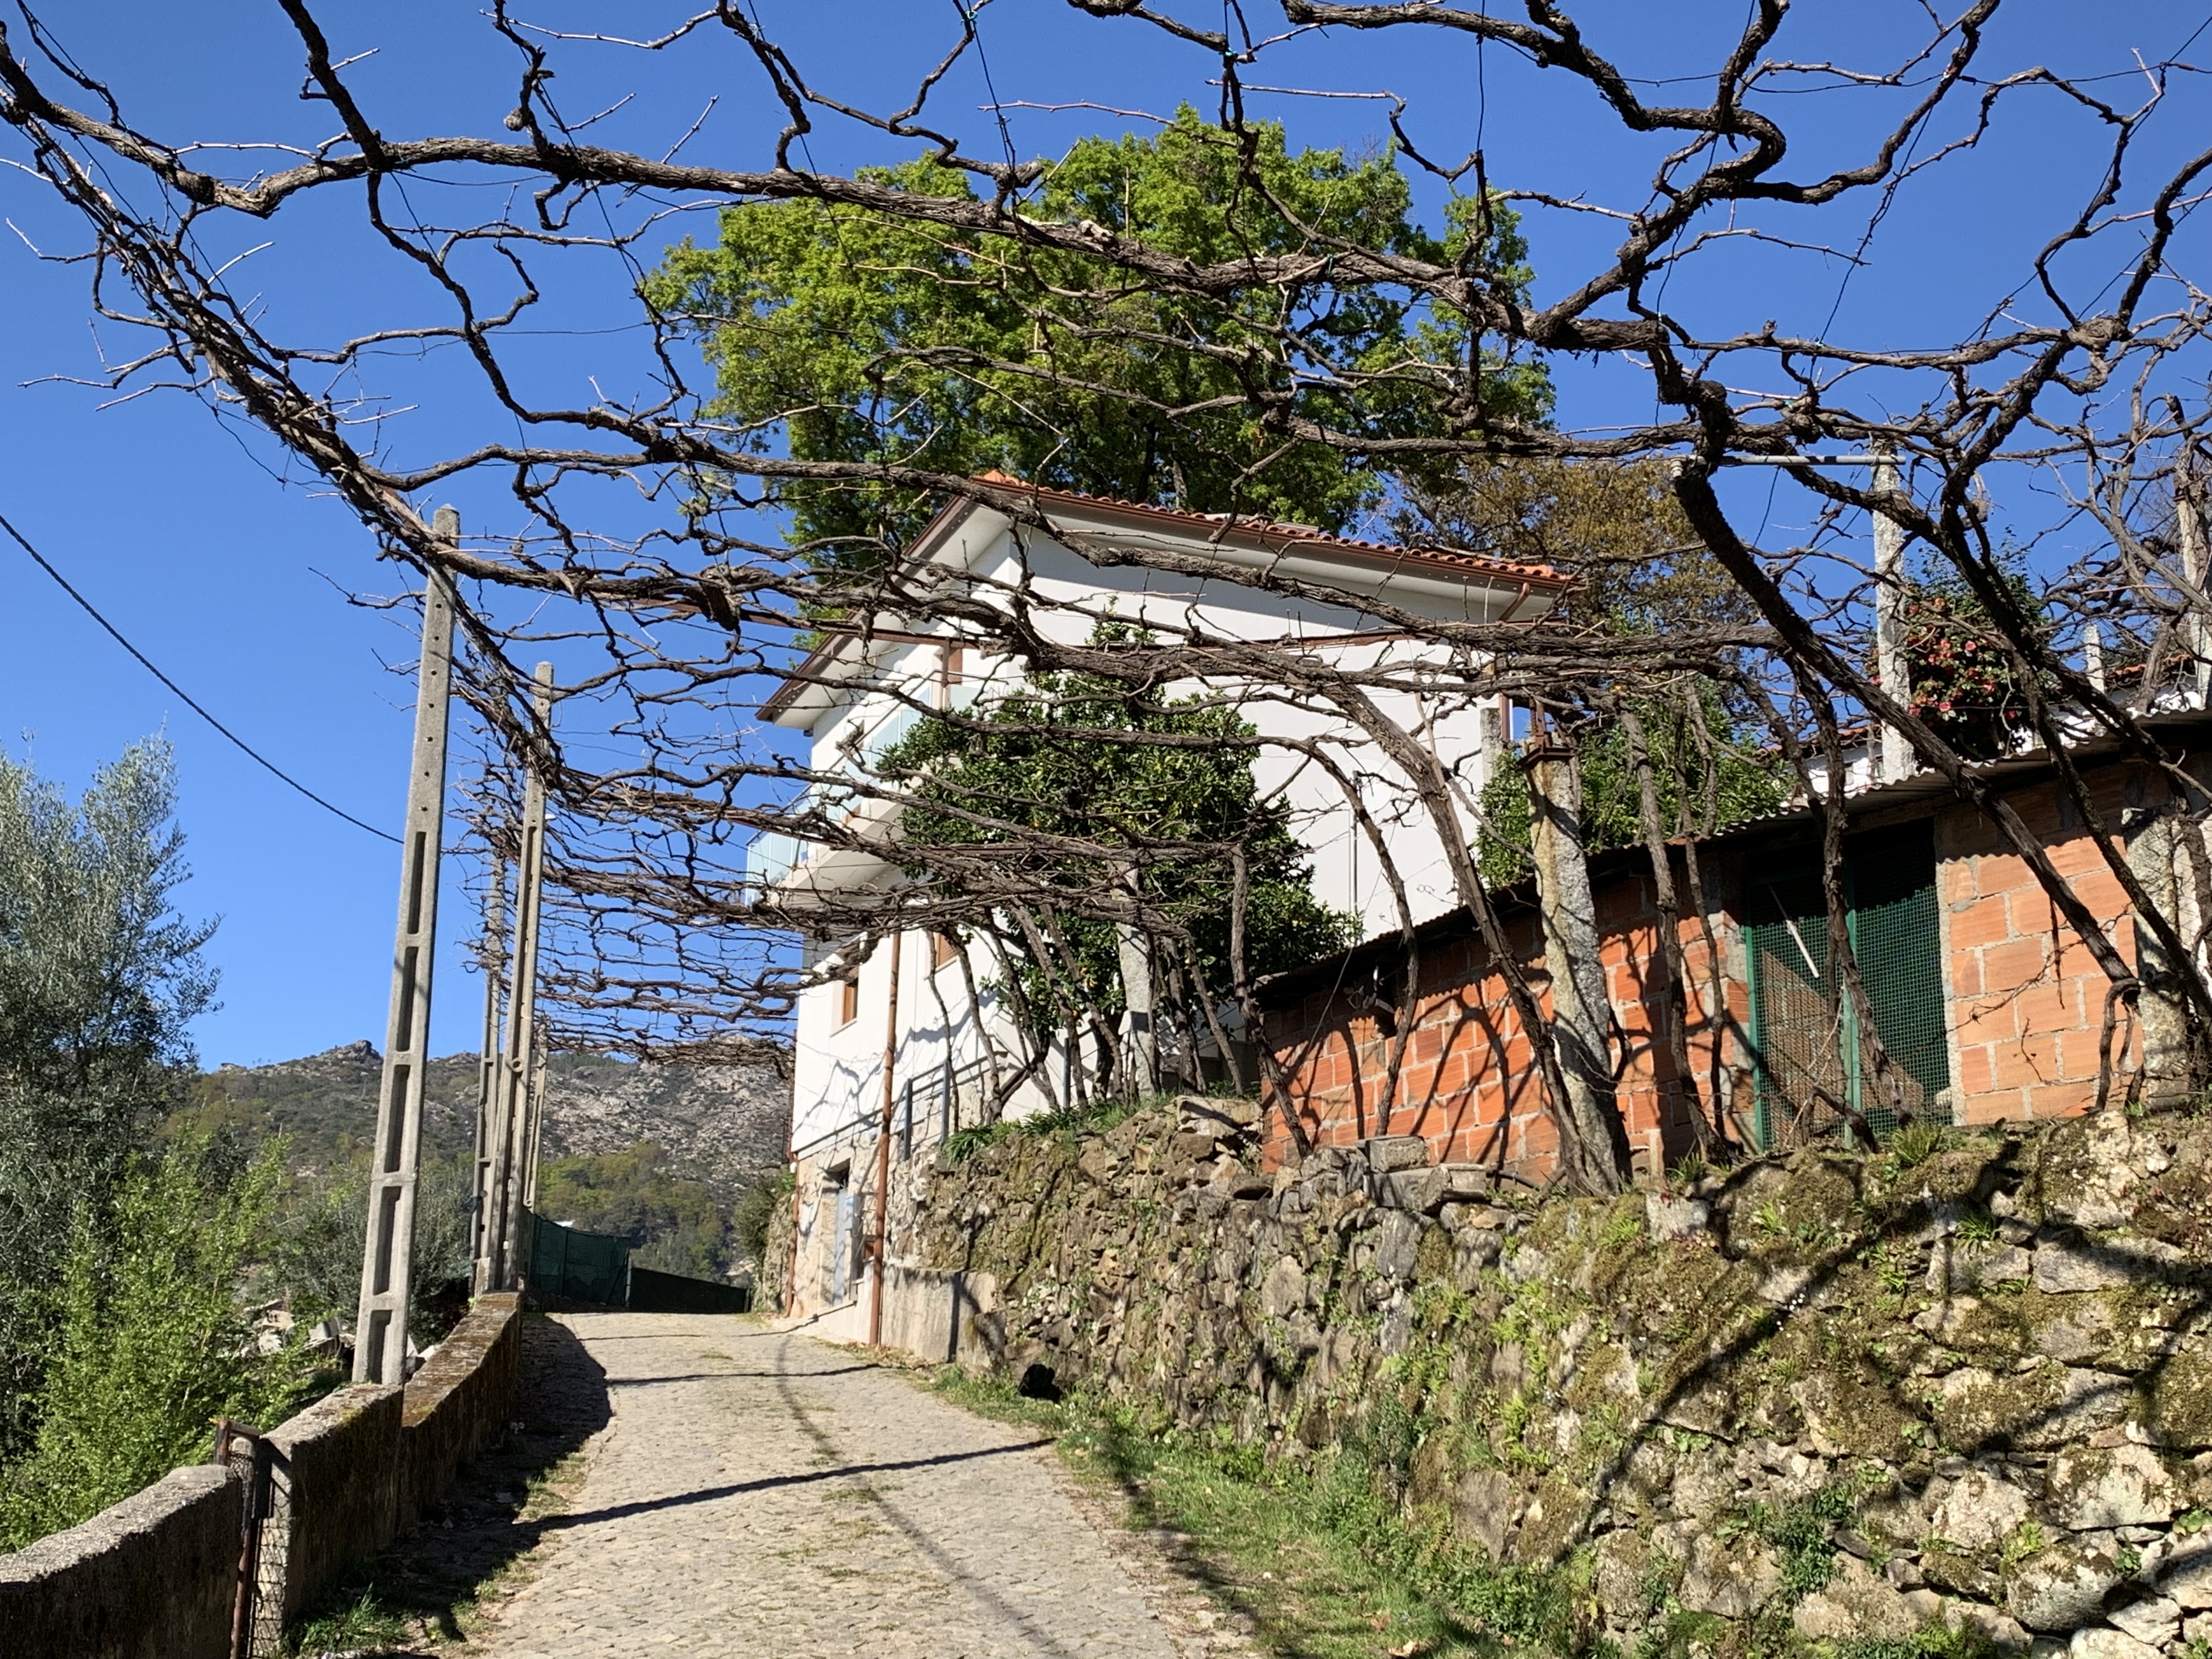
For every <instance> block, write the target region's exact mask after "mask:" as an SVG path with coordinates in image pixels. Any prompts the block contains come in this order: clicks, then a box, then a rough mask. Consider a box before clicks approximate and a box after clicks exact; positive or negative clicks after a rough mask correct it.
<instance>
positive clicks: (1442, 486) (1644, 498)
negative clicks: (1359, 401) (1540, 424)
mask: <svg viewBox="0 0 2212 1659" xmlns="http://www.w3.org/2000/svg"><path fill="white" fill-rule="evenodd" d="M1391 526H1392V529H1393V531H1394V532H1395V534H1396V536H1397V537H1398V538H1399V539H1400V540H1401V541H1403V542H1405V543H1407V544H1409V545H1425V546H1432V547H1437V546H1440V547H1456V548H1464V549H1466V550H1468V551H1469V552H1474V553H1480V554H1484V555H1486V556H1489V557H1491V558H1495V559H1507V560H1511V561H1514V562H1519V563H1524V564H1547V565H1550V566H1551V567H1552V568H1553V569H1555V570H1557V571H1559V573H1560V574H1563V575H1565V576H1569V577H1571V578H1572V579H1573V582H1574V585H1573V586H1572V587H1571V588H1570V589H1569V590H1568V591H1567V592H1565V593H1564V594H1562V595H1561V596H1560V597H1559V600H1558V601H1557V602H1556V603H1555V604H1554V605H1553V609H1552V610H1551V611H1549V612H1547V620H1549V621H1550V622H1551V623H1553V624H1554V625H1557V624H1562V623H1564V624H1566V625H1569V626H1573V627H1581V628H1588V629H1596V630H1599V631H1601V632H1604V633H1608V634H1656V633H1662V632H1666V631H1669V630H1674V629H1689V628H1697V627H1710V626H1717V625H1725V624H1729V623H1749V622H1753V621H1754V620H1756V618H1757V615H1758V611H1757V607H1756V606H1754V605H1753V604H1752V602H1751V600H1750V599H1748V598H1747V597H1746V596H1745V594H1744V592H1743V590H1742V589H1741V588H1739V587H1738V586H1736V585H1735V581H1734V580H1733V579H1732V578H1730V577H1729V574H1728V573H1727V572H1726V571H1724V570H1723V569H1722V568H1721V566H1720V562H1719V561H1718V560H1717V559H1715V558H1714V557H1713V556H1712V553H1711V550H1709V549H1708V548H1707V547H1706V546H1705V544H1704V543H1703V542H1701V541H1699V539H1698V537H1697V533H1696V532H1694V531H1692V529H1691V528H1690V523H1689V520H1687V519H1686V517H1684V516H1683V513H1682V509H1681V506H1680V503H1679V502H1678V501H1675V499H1674V489H1673V484H1672V472H1671V470H1670V468H1669V467H1668V465H1665V464H1664V463H1661V462H1655V461H1635V462H1611V461H1550V460H1535V459H1523V460H1514V461H1494V462H1486V463H1483V464H1482V465H1477V466H1471V467H1468V468H1466V469H1463V470H1462V471H1460V472H1458V473H1457V474H1455V476H1454V477H1451V478H1450V479H1449V480H1448V481H1446V482H1444V483H1438V484H1430V483H1422V482H1420V481H1415V483H1414V485H1413V488H1412V489H1409V490H1408V491H1407V494H1406V495H1405V497H1404V499H1403V500H1402V501H1400V502H1399V504H1398V506H1397V507H1396V508H1395V511H1394V512H1393V513H1392V514H1391Z"/></svg>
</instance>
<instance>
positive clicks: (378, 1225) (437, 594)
mask: <svg viewBox="0 0 2212 1659" xmlns="http://www.w3.org/2000/svg"><path fill="white" fill-rule="evenodd" d="M435 532H436V534H437V536H438V538H439V539H440V540H441V541H444V542H447V543H452V542H454V541H457V540H458V539H459V537H460V533H461V526H460V515H459V513H455V512H454V511H453V508H452V507H441V508H439V509H438V514H437V519H436V522H435ZM452 699H453V590H452V589H451V588H450V587H448V586H447V582H446V578H445V575H444V574H443V573H442V572H440V571H438V570H435V569H434V570H432V571H431V572H430V573H429V579H428V582H427V583H426V584H425V586H424V590H423V596H422V662H421V665H420V666H419V667H418V668H417V669H416V676H415V752H414V762H413V766H412V769H411V770H410V773H409V776H408V781H407V827H406V833H405V836H404V838H403V840H402V842H401V847H400V854H399V925H398V934H397V937H396V939H394V941H393V945H392V1000H391V1006H390V1012H389V1015H388V1018H386V1024H385V1037H384V1075H383V1079H382V1081H381V1083H380V1085H379V1087H378V1090H377V1097H376V1139H374V1141H373V1142H371V1143H370V1159H369V1176H368V1229H367V1236H366V1237H365V1238H364V1240H363V1242H362V1268H361V1301H360V1304H359V1308H358V1312H357V1314H356V1319H355V1323H354V1354H353V1376H354V1381H355V1382H356V1383H386V1384H390V1383H402V1382H404V1381H405V1380H406V1375H405V1373H406V1360H407V1304H408V1286H409V1283H410V1279H411V1277H412V1273H413V1269H414V1256H415V1187H416V1182H415V1176H416V1168H417V1165H418V1164H419V1163H420V1160H421V1156H422V1081H423V1078H422V1068H423V1066H424V1064H425V1063H426V1062H427V1061H428V1059H429V1048H430V986H431V979H432V966H433V957H434V954H435V947H436V945H437V940H438V866H439V851H440V848H441V845H442V842H443V837H444V835H445V827H446V733H447V715H448V714H449V712H450V710H451V707H452Z"/></svg>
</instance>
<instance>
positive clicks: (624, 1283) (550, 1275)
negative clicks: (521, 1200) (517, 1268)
mask: <svg viewBox="0 0 2212 1659" xmlns="http://www.w3.org/2000/svg"><path fill="white" fill-rule="evenodd" d="M531 1222H532V1225H533V1226H534V1227H535V1228H536V1230H537V1231H536V1233H535V1234H534V1236H533V1237H532V1242H531V1252H530V1286H531V1289H532V1291H535V1292H536V1293H537V1294H538V1295H540V1296H543V1297H557V1298H558V1299H560V1300H561V1301H563V1302H597V1303H600V1304H605V1305H608V1306H614V1307H619V1306H621V1305H623V1303H624V1302H625V1301H627V1300H628V1298H629V1240H628V1239H627V1238H617V1237H611V1236H609V1235H608V1234H605V1233H586V1232H580V1231H577V1230H576V1229H575V1228H574V1227H563V1226H562V1225H560V1223H558V1222H556V1221H548V1220H547V1219H546V1218H544V1216H532V1218H531Z"/></svg>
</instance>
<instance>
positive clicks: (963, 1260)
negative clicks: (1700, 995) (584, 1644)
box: [890, 1101, 2212, 1659]
mask: <svg viewBox="0 0 2212 1659" xmlns="http://www.w3.org/2000/svg"><path fill="white" fill-rule="evenodd" d="M1256 1116H1257V1114H1256V1112H1255V1110H1254V1109H1251V1108H1249V1107H1245V1106H1241V1105H1237V1104H1235V1103H1218V1102H1215V1103H1199V1102H1195V1101H1189V1102H1185V1103H1182V1107H1181V1109H1179V1111H1178V1112H1176V1113H1173V1114H1170V1113H1167V1112H1152V1113H1146V1114H1144V1115H1139V1116H1138V1117H1136V1118H1133V1119H1132V1120H1130V1121H1127V1122H1126V1123H1124V1124H1122V1125H1121V1126H1120V1127H1117V1128H1115V1129H1114V1130H1113V1131H1111V1132H1110V1133H1105V1134H1103V1135H1087V1136H1081V1137H1077V1136H1071V1135H1044V1134H1038V1133H1011V1134H1007V1135H1006V1136H1004V1137H1003V1138H1002V1139H1000V1140H998V1141H997V1142H996V1143H995V1144H994V1145H992V1146H988V1147H987V1148H986V1149H985V1150H983V1151H982V1152H979V1153H977V1154H976V1155H975V1157H973V1158H971V1159H970V1160H969V1161H968V1162H967V1163H965V1164H962V1165H960V1166H959V1167H957V1168H947V1167H944V1166H943V1165H942V1164H939V1165H937V1166H933V1167H923V1168H920V1169H918V1170H916V1171H915V1173H914V1174H913V1175H912V1176H910V1177H909V1178H908V1180H906V1181H905V1182H902V1183H901V1186H900V1188H899V1189H898V1191H896V1193H895V1195H894V1199H895V1206H896V1210H897V1211H899V1212H903V1214H896V1213H895V1231H894V1237H895V1238H899V1239H902V1240H903V1241H905V1243H906V1248H905V1249H903V1250H902V1252H901V1256H902V1260H901V1261H894V1263H893V1266H894V1267H895V1269H896V1275H895V1277H894V1278H893V1279H892V1280H891V1281H890V1282H891V1284H892V1285H893V1286H894V1287H901V1286H903V1287H904V1288H905V1291H906V1296H905V1300H906V1302H907V1304H908V1305H905V1306H901V1307H896V1308H895V1309H894V1313H895V1315H896V1321H897V1323H896V1326H895V1328H903V1327H904V1326H905V1325H907V1324H908V1323H915V1322H919V1323H920V1324H923V1325H927V1323H928V1322H927V1320H926V1319H921V1320H918V1321H917V1318H916V1316H915V1309H916V1308H917V1307H919V1306H921V1301H922V1299H924V1297H925V1295H926V1287H927V1286H929V1285H934V1286H938V1287H940V1288H941V1287H943V1286H946V1285H957V1286H959V1287H961V1289H962V1293H963V1295H964V1296H966V1297H968V1298H969V1301H968V1304H967V1306H968V1307H969V1309H970V1311H968V1312H966V1313H965V1314H964V1315H962V1316H959V1317H958V1319H957V1325H958V1328H957V1330H956V1331H954V1332H953V1333H952V1334H951V1337H950V1340H949V1341H947V1343H946V1346H945V1348H940V1349H939V1350H938V1351H937V1352H933V1353H932V1354H931V1356H930V1357H932V1358H945V1355H946V1352H947V1351H948V1350H949V1351H951V1352H957V1353H958V1354H959V1355H960V1356H961V1357H962V1358H964V1359H967V1360H969V1361H970V1362H971V1363H979V1364H981V1363H988V1364H996V1365H1000V1366H1004V1367H1006V1368H1009V1369H1011V1370H1014V1371H1015V1372H1016V1373H1017V1374H1018V1373H1019V1372H1020V1371H1021V1370H1024V1369H1026V1368H1027V1367H1028V1366H1030V1365H1032V1364H1042V1365H1046V1366H1048V1367H1049V1368H1050V1369H1051V1370H1052V1371H1053V1372H1054V1376H1055V1377H1056V1379H1057V1380H1058V1381H1059V1382H1060V1383H1063V1384H1071V1383H1080V1384H1084V1385H1086V1386H1088V1387H1090V1388H1091V1389H1095V1390H1097V1391H1098V1392H1100V1393H1103V1395H1108V1396H1109V1397H1112V1398H1115V1399H1116V1400H1120V1401H1125V1402H1127V1403H1129V1404H1131V1405H1133V1406H1134V1407H1137V1409H1138V1410H1139V1412H1140V1413H1145V1414H1146V1415H1148V1416H1150V1417H1151V1418H1152V1419H1155V1420H1156V1421H1158V1423H1159V1424H1160V1425H1163V1426H1164V1425H1167V1424H1170V1423H1171V1424H1173V1425H1177V1426H1179V1427H1180V1428H1182V1429H1183V1430H1186V1431H1194V1432H1201V1433H1206V1434H1210V1435H1214V1436H1217V1437H1225V1438H1230V1439H1234V1440H1236V1441H1238V1442H1242V1443H1248V1444H1253V1445H1257V1446H1261V1447H1264V1448H1266V1449H1267V1453H1268V1455H1270V1456H1271V1457H1273V1458H1277V1459H1289V1460H1313V1459H1318V1458H1323V1457H1328V1456H1331V1455H1338V1454H1339V1453H1340V1452H1341V1451H1342V1450H1343V1449H1346V1448H1352V1449H1356V1450H1357V1451H1358V1454H1359V1455H1363V1456H1364V1457H1365V1458H1366V1459H1368V1460H1369V1462H1370V1467H1371V1468H1372V1472H1373V1473H1372V1478H1373V1480H1374V1481H1375V1483H1376V1488H1377V1490H1378V1492H1379V1493H1380V1494H1381V1495H1383V1497H1385V1498H1388V1499H1389V1500H1391V1501H1393V1502H1395V1504H1397V1505H1398V1506H1399V1507H1400V1509H1401V1511H1402V1513H1403V1514H1404V1515H1405V1516H1406V1517H1407V1520H1408V1522H1410V1523H1412V1524H1413V1526H1414V1527H1415V1528H1417V1529H1419V1528H1431V1529H1432V1531H1433V1533H1434V1534H1435V1535H1437V1536H1442V1537H1447V1538H1449V1539H1451V1540H1453V1541H1455V1547H1457V1548H1461V1549H1463V1550H1465V1551H1468V1552H1472V1553H1479V1554H1480V1555H1482V1556H1486V1557H1488V1558H1490V1559H1492V1561H1494V1562H1496V1563H1498V1564H1500V1565H1502V1566H1504V1567H1507V1568H1512V1569H1521V1570H1528V1571H1538V1572H1553V1573H1556V1574H1559V1575H1561V1576H1562V1580H1563V1581H1564V1582H1565V1583H1567V1584H1568V1585H1569V1586H1570V1588H1571V1593H1572V1594H1573V1595H1574V1596H1575V1597H1576V1598H1577V1607H1579V1609H1580V1613H1579V1614H1578V1617H1579V1619H1580V1620H1581V1626H1582V1636H1581V1638H1579V1639H1581V1640H1584V1641H1587V1642H1589V1643H1593V1644H1594V1643H1595V1642H1596V1641H1598V1640H1601V1639H1606V1640H1610V1641H1612V1642H1613V1643H1614V1644H1616V1645H1617V1646H1618V1648H1619V1650H1620V1651H1623V1652H1627V1651H1632V1650H1641V1651H1643V1652H1645V1653H1652V1654H1656V1653H1664V1652H1677V1653H1682V1654H1686V1655H1689V1654H1696V1653H1699V1652H1700V1651H1702V1652H1707V1653H1712V1654H1716V1655H1725V1654H1728V1653H1731V1652H1753V1651H1760V1652H1780V1651H1785V1650H1790V1649H1793V1648H1800V1647H1804V1646H1808V1645H1817V1644H1846V1645H1847V1646H1854V1645H1855V1646H1857V1650H1858V1651H1861V1652H1863V1653H1874V1652H1876V1651H1878V1650H1876V1649H1871V1648H1867V1647H1865V1646H1864V1645H1863V1644H1869V1643H1876V1644H1880V1643H1895V1644H1905V1643H1907V1642H1909V1641H1911V1640H1914V1639H1916V1638H1917V1639H1921V1640H1923V1641H1924V1640H1925V1638H1928V1637H1929V1636H1931V1635H1933V1634H1935V1633H1936V1632H1948V1635H1949V1638H1950V1639H1951V1641H1952V1642H1953V1643H1954V1644H1964V1646H1966V1648H1969V1649H1972V1648H1975V1647H1986V1646H1995V1647H1997V1648H2003V1649H2013V1650H2027V1649H2030V1648H2033V1649H2036V1650H2040V1651H2041V1652H2043V1653H2045V1654H2051V1655H2055V1654H2056V1653H2057V1651H2058V1650H2060V1649H2061V1648H2065V1649H2069V1650H2071V1652H2072V1654H2073V1655H2074V1656H2077V1659H2152V1656H2153V1655H2154V1654H2159V1653H2164V1654H2169V1655H2176V1656H2179V1655H2183V1654H2185V1653H2190V1652H2191V1651H2192V1650H2193V1651H2194V1652H2195V1653H2196V1654H2197V1655H2200V1656H2201V1655H2202V1654H2203V1652H2205V1651H2206V1650H2212V1310H2208V1307H2207V1297H2208V1291H2212V1237H2209V1236H2208V1232H2207V1222H2208V1220H2212V1123H2199V1122H2197V1121H2189V1120H2163V1119H2161V1120H2154V1121H2130V1120H2128V1119H2126V1118H2124V1117H2120V1116H2118V1115H2106V1116H2101V1117H2097V1118H2093V1119H2076V1120H2073V1121H2067V1122H2063V1123H2059V1124H2055V1125H2046V1126H2038V1127H2034V1128H2033V1129H2031V1130H2028V1131H2019V1130H2008V1129H2006V1128H2004V1127H2002V1126H1997V1127H1994V1128H1992V1129H1990V1130H1989V1131H1986V1132H1983V1131H1975V1132H1972V1133H1960V1134H1959V1135H1957V1136H1955V1137H1954V1139H1951V1140H1950V1141H1948V1142H1946V1143H1943V1144H1941V1145H1938V1146H1927V1145H1923V1146H1917V1147H1911V1148H1908V1149H1907V1150H1906V1151H1905V1153H1903V1154H1902V1155H1899V1154H1898V1153H1896V1152H1891V1153H1886V1154H1876V1155H1855V1154H1851V1153H1849V1152H1840V1151H1833V1150H1813V1151H1807V1152H1801V1153H1798V1154H1796V1156H1794V1157H1792V1158H1789V1159H1787V1160H1778V1161H1764V1162H1758V1163H1753V1164H1748V1165H1746V1166H1742V1167H1741V1168H1738V1169H1736V1170H1731V1171H1729V1172H1726V1173H1724V1174H1722V1175H1716V1176H1708V1177H1706V1178H1704V1179H1701V1180H1699V1181H1697V1182H1693V1183H1691V1184H1690V1185H1689V1186H1688V1187H1687V1188H1686V1189H1685V1190H1682V1191H1680V1192H1676V1193H1666V1192H1659V1191H1650V1192H1645V1191H1638V1192H1635V1193H1632V1194H1626V1195H1623V1196H1622V1197H1620V1198H1619V1199H1617V1200H1611V1201H1602V1200H1565V1199H1558V1198H1553V1199H1546V1200H1539V1198H1538V1197H1537V1195H1535V1194H1533V1193H1531V1192H1530V1191H1528V1190H1527V1189H1526V1188H1519V1187H1516V1186H1513V1185H1510V1184H1504V1183H1499V1182H1495V1181H1493V1179H1492V1176H1491V1175H1490V1174H1489V1173H1488V1172H1487V1171H1486V1170H1481V1169H1478V1168H1474V1167H1471V1166H1450V1165H1447V1166H1443V1167H1431V1166H1430V1165H1429V1164H1427V1162H1426V1156H1427V1154H1426V1152H1425V1147H1424V1146H1423V1145H1422V1143H1421V1142H1419V1140H1417V1139H1411V1138H1387V1139H1376V1140H1371V1141H1369V1142H1365V1143H1363V1144H1362V1145H1360V1146H1357V1147H1351V1148H1333V1149H1327V1150H1323V1151H1322V1152H1317V1153H1316V1154H1315V1155H1313V1156H1312V1157H1310V1158H1307V1159H1306V1160H1304V1162H1302V1163H1297V1164H1289V1165H1285V1167H1282V1168H1279V1169H1277V1170H1272V1171H1268V1170H1261V1168H1260V1167H1259V1160H1258V1158H1257V1155H1256V1153H1255V1152H1254V1151H1253V1150H1252V1142H1253V1140H1254V1139H1255V1134H1254V1129H1255V1120H1256ZM1915 1153H1918V1154H1920V1156H1917V1157H1916V1156H1915ZM947 1305H948V1307H949V1306H950V1305H951V1304H947ZM940 1323H941V1322H940ZM930 1340H932V1342H935V1341H937V1340H939V1337H938V1335H936V1334H933V1336H932V1337H931V1339H930ZM1903 1650H1904V1649H1903V1648H1902V1646H1899V1647H1898V1648H1895V1649H1892V1650H1890V1651H1899V1652H1901V1651H1903Z"/></svg>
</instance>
